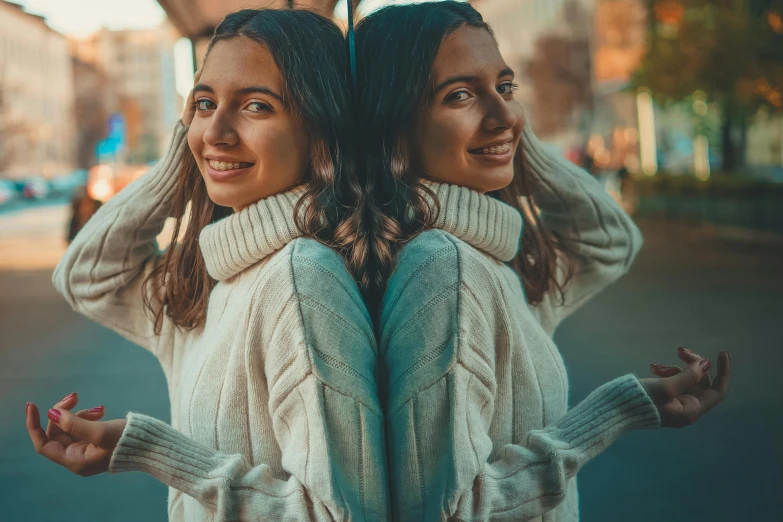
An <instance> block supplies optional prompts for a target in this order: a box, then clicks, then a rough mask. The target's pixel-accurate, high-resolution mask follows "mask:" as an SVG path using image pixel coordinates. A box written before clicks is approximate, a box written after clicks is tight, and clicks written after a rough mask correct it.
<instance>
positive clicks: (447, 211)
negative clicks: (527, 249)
mask: <svg viewBox="0 0 783 522" xmlns="http://www.w3.org/2000/svg"><path fill="white" fill-rule="evenodd" d="M426 183H427V186H429V187H430V188H431V189H432V191H433V192H435V195H436V196H437V197H438V201H439V203H440V214H439V215H438V221H437V223H436V224H435V227H437V228H439V229H441V230H444V231H446V232H448V233H450V234H452V235H454V236H455V237H457V238H459V239H461V240H462V241H464V242H466V243H468V244H469V245H471V246H473V247H475V248H477V249H479V250H482V251H483V252H486V253H487V254H489V255H491V256H493V257H495V258H497V259H499V260H500V261H504V262H505V261H510V260H512V259H514V257H515V256H516V255H517V252H518V251H519V245H520V238H521V237H522V224H523V221H522V215H521V214H520V213H519V211H518V210H516V209H515V208H514V207H512V206H510V205H507V204H505V203H503V202H502V201H499V200H497V199H495V198H493V197H490V196H487V195H485V194H481V193H479V192H476V191H475V190H471V189H469V188H466V187H461V186H458V185H450V184H445V183H435V182H431V181H427V182H426Z"/></svg>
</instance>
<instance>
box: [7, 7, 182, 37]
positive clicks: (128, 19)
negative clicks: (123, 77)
mask: <svg viewBox="0 0 783 522" xmlns="http://www.w3.org/2000/svg"><path fill="white" fill-rule="evenodd" d="M11 1H13V2H14V3H18V4H21V5H23V6H24V7H25V10H26V11H29V12H31V13H34V14H37V15H43V16H45V17H46V21H47V23H48V24H49V27H51V28H52V29H54V30H55V31H58V32H60V33H63V34H74V35H79V36H84V35H86V34H89V33H91V32H93V31H96V30H98V29H100V28H101V27H108V28H109V29H144V28H149V27H156V26H157V25H158V24H160V23H161V22H162V21H163V20H164V19H165V18H166V13H165V12H164V11H163V9H162V8H161V7H160V6H159V5H158V3H157V2H156V1H155V0H11Z"/></svg>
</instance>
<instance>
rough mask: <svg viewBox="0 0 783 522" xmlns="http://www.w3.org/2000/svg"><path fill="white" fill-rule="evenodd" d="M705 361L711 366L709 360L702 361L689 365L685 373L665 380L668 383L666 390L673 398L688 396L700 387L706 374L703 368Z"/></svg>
mask: <svg viewBox="0 0 783 522" xmlns="http://www.w3.org/2000/svg"><path fill="white" fill-rule="evenodd" d="M705 361H706V364H709V360H708V359H700V360H699V361H696V362H693V363H691V364H689V365H688V367H687V368H686V369H685V370H684V371H682V372H680V373H678V374H677V375H673V376H672V377H668V378H666V379H665V380H666V381H667V387H666V389H667V391H668V392H669V393H670V394H671V395H670V396H671V397H678V396H680V395H683V394H686V393H687V392H688V391H690V390H692V389H693V388H694V387H697V386H699V383H700V381H701V380H702V378H703V377H704V373H705V370H704V369H703V368H702V363H705ZM707 369H709V366H707Z"/></svg>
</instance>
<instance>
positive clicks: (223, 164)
mask: <svg viewBox="0 0 783 522" xmlns="http://www.w3.org/2000/svg"><path fill="white" fill-rule="evenodd" d="M209 166H210V167H212V168H213V169H215V170H235V169H238V168H240V167H241V166H242V163H233V162H230V161H228V162H227V161H213V160H209Z"/></svg>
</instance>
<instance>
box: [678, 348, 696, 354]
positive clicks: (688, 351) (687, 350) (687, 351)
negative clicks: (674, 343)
mask: <svg viewBox="0 0 783 522" xmlns="http://www.w3.org/2000/svg"><path fill="white" fill-rule="evenodd" d="M680 350H682V351H683V352H685V353H687V354H690V355H693V352H692V351H690V350H689V349H687V348H685V347H684V346H680Z"/></svg>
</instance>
